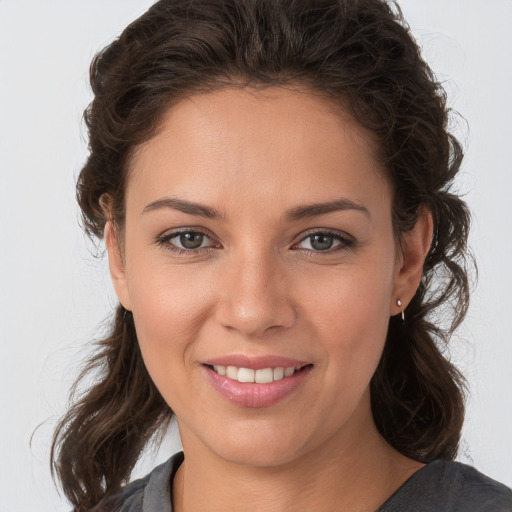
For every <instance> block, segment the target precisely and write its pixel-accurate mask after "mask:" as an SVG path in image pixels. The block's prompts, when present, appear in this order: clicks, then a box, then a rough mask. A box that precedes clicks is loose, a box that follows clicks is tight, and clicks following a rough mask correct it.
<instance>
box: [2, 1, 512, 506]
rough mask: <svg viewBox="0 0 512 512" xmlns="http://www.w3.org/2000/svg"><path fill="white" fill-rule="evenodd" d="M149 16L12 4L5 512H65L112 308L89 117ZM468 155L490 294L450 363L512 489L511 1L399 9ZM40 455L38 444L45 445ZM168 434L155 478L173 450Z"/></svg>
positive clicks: (5, 39) (138, 5) (5, 205)
mask: <svg viewBox="0 0 512 512" xmlns="http://www.w3.org/2000/svg"><path fill="white" fill-rule="evenodd" d="M150 3H151V2H150V1H148V0H87V1H86V0H80V1H79V0H32V1H29V0H0V169H1V174H0V178H1V186H0V227H1V233H0V241H1V242H0V244H1V245H0V247H1V250H0V306H1V307H0V320H1V322H0V336H1V354H2V357H1V358H0V390H1V391H0V393H1V394H0V411H1V412H0V414H1V422H0V482H1V483H0V488H1V492H0V512H20V511H32V510H33V511H36V510H37V511H39V512H45V511H54V510H58V511H60V510H62V511H64V510H69V508H68V506H67V505H66V504H65V502H64V500H63V499H62V498H60V497H59V495H58V494H57V493H56V491H55V490H54V488H53V486H52V482H51V478H50V474H49V470H48V456H49V453H48V452H49V443H50V436H51V431H52V427H53V426H54V424H55V421H56V418H58V417H59V415H61V414H62V413H63V412H64V410H65V405H66V399H67V398H66V397H67V393H68V390H69V387H70V384H71V382H72V381H73V380H74V378H75V376H76V374H77V372H78V369H79V368H80V361H81V359H82V358H83V357H84V355H85V354H86V353H87V347H88V345H89V342H90V340H91V339H93V338H95V337H96V336H97V335H98V330H97V326H98V325H99V324H100V322H102V321H103V320H104V319H106V318H107V317H108V316H109V314H110V311H111V309H112V307H113V304H115V300H114V298H113V294H112V290H111V287H110V283H109V279H108V276H107V272H106V262H105V261H104V260H101V259H99V260H98V259H95V258H94V257H92V256H91V254H90V247H88V245H87V243H86V241H85V239H84V236H83V235H82V233H81V231H80V229H79V224H78V212H77V208H76V206H75V202H74V179H75V177H76V175H77V173H78V171H79V169H80V166H81V164H82V163H83V161H84V158H85V148H86V142H85V132H84V129H83V126H82V124H81V112H82V110H83V109H84V107H85V106H86V105H87V103H88V102H89V101H90V99H91V93H90V91H89V88H88V85H87V70H88V66H89V62H90V60H91V58H92V56H93V55H94V53H95V52H96V51H97V50H99V49H100V48H102V47H103V46H104V45H105V44H107V43H109V42H110V41H111V39H112V38H113V37H114V36H115V35H117V34H118V33H119V32H120V31H121V30H122V28H124V27H125V25H126V24H127V23H128V22H130V21H131V20H132V19H134V18H135V17H136V16H138V15H140V14H141V13H142V12H143V11H144V10H145V9H146V8H147V7H148V6H149V5H150ZM401 5H402V8H403V11H404V13H405V16H406V18H407V19H408V21H409V23H410V25H411V27H412V29H413V32H414V34H415V35H416V36H417V38H418V39H419V41H420V42H421V44H422V46H423V48H424V55H425V56H426V58H427V60H428V61H429V62H430V64H431V65H432V67H433V69H434V71H435V72H436V73H437V75H438V77H439V78H440V79H441V80H442V81H443V82H445V86H446V89H447V91H448V94H449V102H450V105H451V106H453V107H454V108H455V109H456V110H458V111H460V112H461V114H462V115H463V116H464V117H465V118H466V119H467V121H468V125H469V128H468V127H467V126H466V124H465V123H464V122H463V121H458V122H457V123H456V125H455V126H454V129H455V131H456V133H457V134H458V135H459V136H460V137H461V139H462V140H463V142H464V144H465V146H466V148H467V157H466V161H465V164H464V168H463V175H462V176H461V180H460V181H459V187H460V189H461V190H462V191H463V192H464V193H466V194H467V195H466V198H467V201H468V202H469V205H470V207H471V208H472V210H473V212H474V224H473V231H472V234H471V244H472V247H473V249H474V252H475V254H476V257H477V259H478V262H479V267H480V279H479V285H478V287H477V289H476V292H475V294H474V298H473V302H472V307H471V310H470V313H469V315H468V318H467V321H466V323H465V325H464V328H463V329H462V330H461V331H460V332H459V334H458V336H457V338H456V339H454V348H453V357H454V359H455V360H456V361H457V362H458V363H459V364H460V366H461V367H462V369H463V370H464V372H465V374H466V375H467V377H468V379H469V383H470V386H471V399H470V401H469V404H468V413H467V420H466V426H465V430H464V441H463V446H462V452H461V457H460V459H461V460H463V461H469V462H470V463H471V464H473V465H475V466H476V467H477V468H478V469H480V470H481V471H483V472H485V473H487V474H489V475H490V476H492V477H494V478H496V479H498V480H501V481H502V482H505V483H507V484H508V485H512V462H511V453H512V438H511V432H512V429H511V420H512V411H511V405H510V404H511V399H510V395H511V392H512V372H511V367H512V327H511V321H510V317H511V314H512V307H511V306H512V297H511V291H512V277H511V272H510V266H511V262H512V258H511V254H512V228H511V223H512V213H511V200H510V192H511V190H512V177H511V171H512V165H511V158H510V152H511V145H512V130H511V128H510V123H511V119H510V118H511V114H512V109H511V107H510V102H511V93H510V84H511V83H512V58H511V51H510V48H512V35H511V34H512V32H511V31H510V20H511V19H512V1H511V0H487V1H485V2H484V1H482V0H429V1H425V0H403V1H402V2H401ZM38 425H40V427H39V428H38V429H37V431H36V432H35V434H34V436H33V438H32V444H31V445H30V440H31V434H32V432H33V431H34V430H35V429H36V427H37V426H38ZM178 443H179V441H178V440H177V437H176V435H175V434H174V435H173V434H171V435H170V436H169V437H168V439H166V441H165V444H164V447H163V449H162V450H161V452H160V453H159V454H157V455H156V456H154V454H153V455H152V454H148V456H147V457H145V458H144V460H143V461H142V462H141V464H139V465H138V467H137V472H136V474H138V475H140V474H142V473H145V472H146V471H147V470H149V468H151V467H152V466H153V465H154V464H155V463H156V461H159V460H163V459H165V458H167V457H168V456H169V454H170V453H171V452H172V451H173V450H175V449H177V447H178V446H179V444H178Z"/></svg>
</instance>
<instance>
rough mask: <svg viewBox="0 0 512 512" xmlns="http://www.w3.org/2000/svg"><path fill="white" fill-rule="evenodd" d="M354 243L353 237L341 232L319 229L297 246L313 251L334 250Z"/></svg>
mask: <svg viewBox="0 0 512 512" xmlns="http://www.w3.org/2000/svg"><path fill="white" fill-rule="evenodd" d="M353 244H354V242H353V240H352V239H350V238H349V237H348V236H344V235H342V234H341V233H332V232H326V231H318V232H315V233H310V234H309V235H307V236H306V237H304V238H303V239H302V240H301V241H300V242H299V243H298V244H297V246H296V247H298V248H300V249H305V250H306V251H312V252H334V251H337V250H340V249H344V248H346V247H350V246H352V245H353Z"/></svg>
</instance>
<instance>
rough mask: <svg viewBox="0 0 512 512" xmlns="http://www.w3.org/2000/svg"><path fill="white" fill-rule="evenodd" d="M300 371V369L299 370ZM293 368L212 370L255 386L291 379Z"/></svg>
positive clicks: (230, 367) (216, 366)
mask: <svg viewBox="0 0 512 512" xmlns="http://www.w3.org/2000/svg"><path fill="white" fill-rule="evenodd" d="M299 369H300V368H299ZM299 369H296V368H295V367H294V366H288V367H286V368H285V367H282V366H278V367H277V368H262V369H260V370H253V369H252V368H238V367H236V366H222V365H213V370H214V371H215V372H216V373H218V374H219V375H225V376H226V377H227V378H228V379H231V380H236V381H238V382H253V383H256V384H269V383H270V382H274V381H277V380H281V379H284V378H287V377H291V376H292V375H293V374H294V373H295V372H296V371H298V370H299Z"/></svg>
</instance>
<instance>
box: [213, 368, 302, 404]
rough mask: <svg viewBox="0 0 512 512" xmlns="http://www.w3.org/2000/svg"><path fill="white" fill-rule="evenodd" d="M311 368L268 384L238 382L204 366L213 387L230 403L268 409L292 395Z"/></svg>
mask: <svg viewBox="0 0 512 512" xmlns="http://www.w3.org/2000/svg"><path fill="white" fill-rule="evenodd" d="M311 368H312V366H306V367H304V368H302V369H301V370H300V371H298V372H295V373H294V374H293V375H292V376H291V377H285V378H284V379H280V380H275V381H274V382H269V383H268V384H256V383H252V382H238V381H237V380H233V379H229V378H228V377H226V376H225V375H219V374H218V373H217V372H215V371H214V370H213V369H212V368H210V367H209V366H204V369H205V371H206V375H207V376H208V379H209V380H210V383H211V384H212V385H213V387H214V388H215V389H216V390H217V391H218V392H219V393H220V394H221V395H222V396H223V397H224V398H227V399H228V400H229V401H230V402H232V403H234V404H236V405H238V406H240V407H255V408H256V407H269V406H271V405H274V404H276V403H277V402H279V401H281V400H283V399H284V398H285V397H287V396H288V395H290V394H292V393H293V392H294V391H295V390H296V389H297V388H298V387H299V386H300V385H301V384H302V383H303V381H304V380H305V379H306V378H307V376H308V375H309V373H310V371H311Z"/></svg>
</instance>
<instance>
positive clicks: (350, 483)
mask: <svg viewBox="0 0 512 512" xmlns="http://www.w3.org/2000/svg"><path fill="white" fill-rule="evenodd" d="M368 412H369V411H368ZM369 415H370V418H369V421H368V418H367V419H366V421H365V422H363V423H364V424H359V425H357V424H356V425H353V426H352V430H353V434H352V435H350V432H343V433H337V435H334V436H333V437H332V438H331V439H329V440H328V441H327V442H325V443H323V444H322V445H321V446H319V447H317V448H315V449H314V450H310V451H308V452H307V453H304V454H302V455H299V456H298V457H297V458H295V459H294V460H293V461H292V462H288V463H285V464H281V465H278V466H273V467H253V466H248V465H241V464H236V463H233V462H230V461H226V460H224V459H222V458H221V457H218V456H217V455H216V454H214V453H213V452H211V451H210V450H208V449H206V447H204V445H201V444H200V443H198V442H197V440H194V439H190V438H187V436H185V438H184V439H183V446H184V452H185V461H184V463H183V464H182V466H181V467H180V468H179V470H178V473H177V474H176V477H175V480H174V484H173V496H174V498H173V501H174V504H173V505H174V510H175V511H176V512H191V511H196V510H208V511H209V512H216V511H219V512H220V511H222V512H231V511H235V510H236V511H238V510H240V509H247V508H250V509H251V510H258V511H261V512H283V511H287V510H351V511H354V512H356V511H357V512H365V511H375V510H376V509H377V508H378V507H379V506H380V505H382V504H383V503H384V502H385V501H386V499H387V498H388V497H389V496H391V494H393V492H394V491H395V490H396V489H397V488H398V487H400V485H402V483H403V482H405V480H407V478H409V476H411V475H412V474H413V473H414V472H416V471H417V470H418V469H420V467H422V464H420V463H418V462H415V461H412V460H410V459H407V458H406V457H404V456H402V455H400V454H399V453H398V452H397V451H396V450H394V449H393V448H392V447H391V446H389V445H388V444H387V443H386V441H385V440H384V439H383V438H382V437H381V436H380V434H379V433H378V431H377V429H376V427H375V424H374V423H373V420H372V419H371V412H369ZM349 430H350V428H349ZM182 437H183V434H182Z"/></svg>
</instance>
